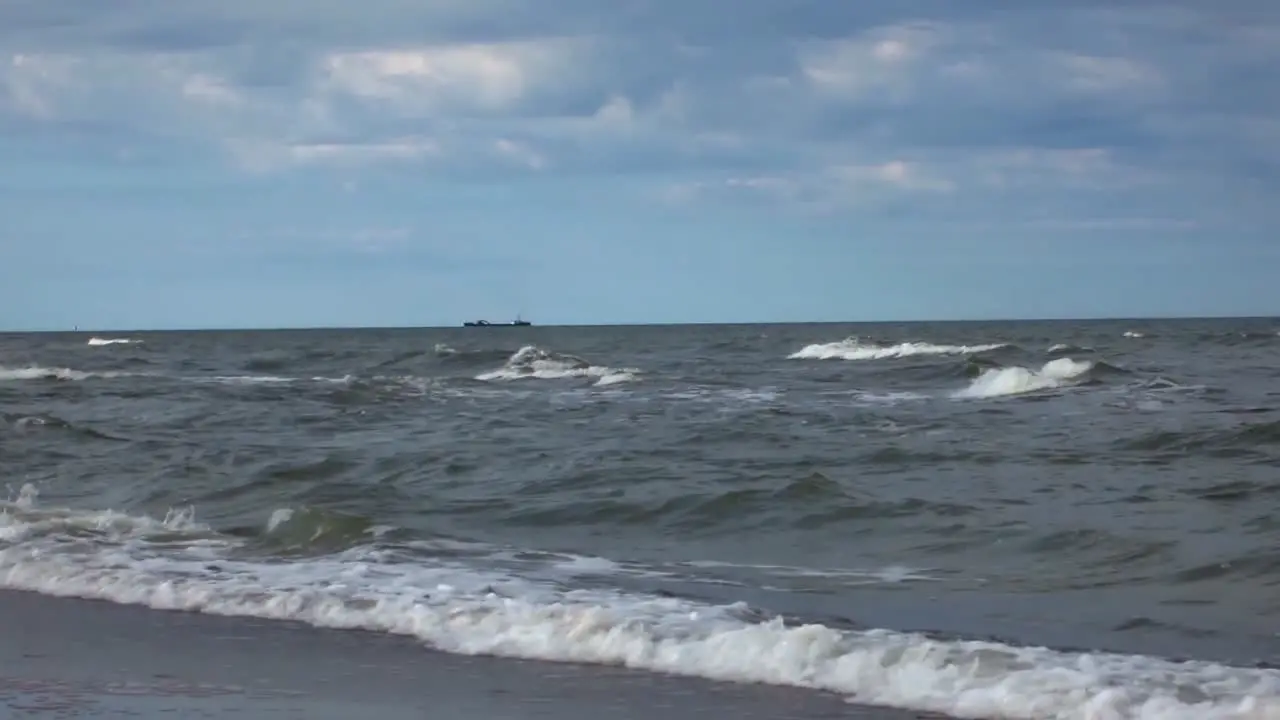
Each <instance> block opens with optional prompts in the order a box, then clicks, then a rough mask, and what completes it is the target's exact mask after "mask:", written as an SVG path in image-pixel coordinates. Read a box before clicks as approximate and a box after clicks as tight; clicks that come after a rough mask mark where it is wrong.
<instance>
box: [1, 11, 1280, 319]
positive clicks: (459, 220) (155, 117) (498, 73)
mask: <svg viewBox="0 0 1280 720" xmlns="http://www.w3.org/2000/svg"><path fill="white" fill-rule="evenodd" d="M1277 71H1280V4H1277V3H1276V2H1274V0H1224V1H1223V2H1217V3H1210V2H1204V1H1203V0H1168V1H1167V2H1153V1H1150V0H1109V1H1107V2H1103V1H1102V0H1076V1H1074V2H1072V1H1071V0H1025V1H1024V2H1016V3H1015V2H1008V0H966V1H965V2H956V1H955V0H935V1H926V0H898V1H895V2H892V3H891V2H878V3H870V2H851V1H850V2H835V1H833V0H732V2H730V1H729V0H678V1H676V0H614V1H613V2H601V1H600V0H527V1H521V0H361V1H360V2H350V1H349V0H305V1H304V0H273V1H272V2H262V1H260V0H219V1H217V2H214V1H212V0H189V1H186V2H180V3H178V2H173V3H164V2H158V1H156V0H118V1H117V2H112V3H102V2H99V1H98V0H6V1H5V2H3V3H0V329H14V330H21V329H65V328H70V327H72V326H80V327H81V328H82V329H84V328H128V329H145V328H204V327H298V326H304V327H307V326H370V325H372V326H400V325H408V326H422V325H456V324H458V323H460V322H462V321H464V320H472V319H477V318H487V319H490V320H505V319H510V318H512V317H514V316H516V315H517V314H520V315H522V316H523V317H525V318H527V319H530V320H532V321H534V322H535V323H538V324H608V323H675V322H756V321H759V322H785V321H864V320H886V321H892V320H914V319H995V318H1019V317H1032V318H1035V317H1136V316H1211V315H1275V314H1280V242H1278V240H1277V238H1276V235H1275V229H1276V228H1277V226H1278V225H1277V221H1280V203H1278V202H1277V198H1278V197H1280V192H1278V191H1280V85H1277V83H1276V81H1275V78H1276V76H1277Z"/></svg>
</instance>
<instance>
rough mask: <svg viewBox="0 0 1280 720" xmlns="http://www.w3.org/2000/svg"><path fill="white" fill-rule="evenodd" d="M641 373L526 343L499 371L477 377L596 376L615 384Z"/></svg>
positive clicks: (599, 382) (604, 382)
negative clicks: (593, 362)
mask: <svg viewBox="0 0 1280 720" xmlns="http://www.w3.org/2000/svg"><path fill="white" fill-rule="evenodd" d="M639 373H640V371H639V370H637V369H635V368H623V369H617V368H611V367H606V366H603V365H592V364H591V363H589V362H587V361H586V360H583V359H582V358H580V357H577V356H576V355H565V354H559V353H553V352H549V351H547V350H543V349H542V348H539V347H537V346H536V345H526V346H524V347H522V348H520V349H519V350H517V351H516V352H515V354H513V355H512V356H511V357H510V358H508V359H507V362H506V364H505V365H503V366H502V367H501V368H498V369H497V370H493V371H490V372H487V373H482V374H480V375H477V376H476V379H477V380H482V381H486V382H490V381H495V380H508V381H509V380H526V379H531V378H536V379H539V380H562V379H565V378H594V379H595V383H594V384H595V385H616V384H618V383H624V382H631V381H633V380H635V379H636V376H637V375H638V374H639Z"/></svg>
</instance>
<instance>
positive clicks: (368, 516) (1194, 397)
mask: <svg viewBox="0 0 1280 720" xmlns="http://www.w3.org/2000/svg"><path fill="white" fill-rule="evenodd" d="M1277 330H1280V322H1276V321H1269V320H1219V321H1176V322H1175V321H1159V322H1157V321H1126V322H1107V323H1100V322H1055V323H990V324H977V323H965V324H936V325H925V324H920V325H900V326H893V325H868V326H839V325H816V326H802V325H790V326H722V327H717V326H705V327H653V328H538V327H534V328H489V329H461V328H459V329H456V330H453V329H449V330H367V331H305V332H303V331H295V332H208V333H129V334H111V335H104V334H100V335H99V337H98V338H96V339H94V340H90V335H88V334H62V335H59V334H43V335H8V336H0V463H3V469H4V473H5V479H6V481H7V482H8V484H9V486H10V487H9V496H10V501H9V502H8V503H7V504H5V505H3V506H2V508H0V509H2V511H3V512H2V514H0V585H3V586H7V587H13V588H26V589H34V590H38V591H41V592H47V593H53V594H74V595H84V596H91V597H100V598H104V599H111V600H115V601H118V602H128V603H142V604H147V605H151V606H153V607H157V608H190V609H203V610H205V611H208V612H218V613H228V614H243V615H255V616H262V617H274V618H281V619H285V618H294V619H300V620H304V621H308V622H312V623H315V624H321V625H330V626H339V627H353V628H366V629H370V630H375V631H387V632H397V633H407V634H413V635H416V636H418V637H420V638H422V639H423V640H424V641H426V642H428V643H430V644H431V645H433V646H436V647H440V648H442V649H445V650H450V651H456V652H467V653H494V654H500V655H517V656H523V657H531V658H545V659H554V660H580V661H586V662H601V663H626V664H629V665H633V666H636V667H644V668H651V669H654V670H660V671H669V672H676V673H683V674H690V675H701V676H707V677H712V678H718V679H726V680H754V681H763V682H771V683H780V684H794V685H802V686H812V687H818V688H826V689H830V690H835V691H837V692H841V693H845V694H847V695H849V696H851V697H856V698H857V699H858V700H859V701H861V702H870V703H878V704H886V705H894V706H900V707H909V708H920V709H933V710H940V711H944V712H949V713H952V714H955V715H960V716H966V717H979V718H996V717H1009V718H1041V717H1044V718H1059V717H1060V718H1082V719H1083V718H1098V719H1099V720H1103V719H1111V718H1115V719H1117V720H1119V719H1121V718H1280V671H1276V670H1271V669H1269V665H1268V664H1269V663H1272V662H1276V661H1280V637H1277V634H1276V633H1277V631H1278V630H1280V554H1278V553H1280V514H1278V513H1277V509H1280V336H1278V335H1277ZM846 338H848V339H846ZM120 339H127V340H129V341H130V342H110V343H106V344H104V343H103V342H102V341H104V340H113V341H114V340H120ZM1185 658H1194V659H1195V662H1190V663H1184V662H1178V661H1179V660H1181V659H1185Z"/></svg>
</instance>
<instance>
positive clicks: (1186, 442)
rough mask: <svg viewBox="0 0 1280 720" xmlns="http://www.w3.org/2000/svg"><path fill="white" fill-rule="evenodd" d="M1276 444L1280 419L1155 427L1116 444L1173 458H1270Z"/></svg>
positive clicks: (1279, 430) (1170, 459) (1133, 450)
mask: <svg viewBox="0 0 1280 720" xmlns="http://www.w3.org/2000/svg"><path fill="white" fill-rule="evenodd" d="M1278 446H1280V420H1271V421H1263V422H1245V423H1240V424H1238V425H1234V426H1232V427H1225V428H1222V427H1218V428H1211V429H1199V430H1182V431H1176V430H1158V431H1154V432H1149V433H1146V434H1144V435H1141V436H1139V437H1137V438H1133V439H1127V440H1122V441H1120V442H1118V443H1117V444H1116V448H1117V449H1118V450H1121V451H1131V452H1140V453H1151V454H1154V455H1155V456H1156V457H1158V458H1161V459H1164V460H1167V461H1170V462H1172V461H1174V460H1176V459H1178V458H1180V457H1183V456H1187V455H1203V456H1208V457H1218V458H1230V459H1237V460H1245V459H1248V458H1250V457H1253V458H1257V459H1259V460H1262V461H1272V460H1274V458H1275V452H1276V448H1277V447H1278Z"/></svg>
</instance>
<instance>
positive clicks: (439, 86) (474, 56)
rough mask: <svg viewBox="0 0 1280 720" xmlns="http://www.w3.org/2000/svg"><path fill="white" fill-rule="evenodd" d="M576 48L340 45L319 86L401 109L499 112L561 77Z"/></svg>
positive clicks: (548, 44) (551, 43) (546, 44)
mask: <svg viewBox="0 0 1280 720" xmlns="http://www.w3.org/2000/svg"><path fill="white" fill-rule="evenodd" d="M574 50H575V44H574V43H571V42H568V41H561V40H548V41H529V42H512V43H492V44H470V45H444V46H437V47H421V48H412V49H399V50H365V51H360V52H338V53H332V54H330V55H329V56H328V57H326V58H325V59H324V61H323V63H322V66H321V73H322V78H323V79H322V81H321V85H322V87H323V88H324V89H326V90H328V91H329V92H331V93H334V94H338V95H348V96H351V97H353V98H357V99H360V100H365V101H372V102H379V103H385V104H386V105H388V106H390V107H392V108H394V109H397V110H401V111H409V112H417V113H425V112H446V111H462V112H477V111H479V112H496V111H502V110H508V109H510V108H512V107H514V106H515V105H517V104H519V103H520V102H521V101H523V100H525V99H527V98H528V96H529V95H530V94H531V93H532V92H534V91H536V90H538V89H539V88H541V87H545V86H546V85H548V84H553V83H555V82H556V81H557V80H559V79H562V78H563V75H564V73H566V72H567V71H568V70H569V69H570V67H571V64H570V61H571V60H572V59H573V57H574Z"/></svg>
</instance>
